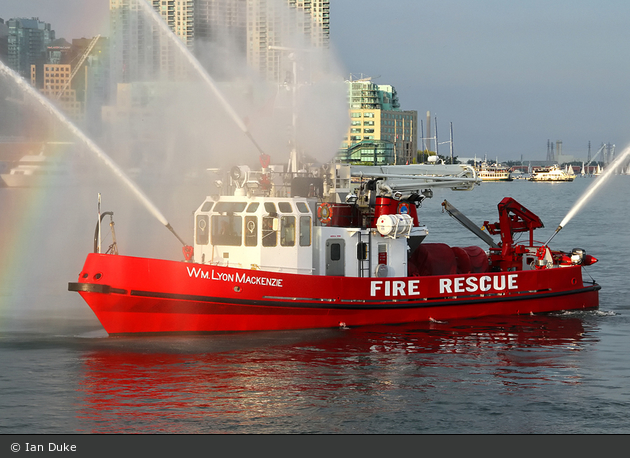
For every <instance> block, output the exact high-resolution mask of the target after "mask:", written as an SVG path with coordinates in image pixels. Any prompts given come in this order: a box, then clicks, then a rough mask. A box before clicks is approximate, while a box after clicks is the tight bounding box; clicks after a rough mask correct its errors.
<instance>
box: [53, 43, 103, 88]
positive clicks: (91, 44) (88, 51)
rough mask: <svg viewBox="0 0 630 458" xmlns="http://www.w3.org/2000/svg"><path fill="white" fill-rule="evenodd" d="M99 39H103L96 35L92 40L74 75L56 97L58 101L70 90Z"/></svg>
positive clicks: (75, 67)
mask: <svg viewBox="0 0 630 458" xmlns="http://www.w3.org/2000/svg"><path fill="white" fill-rule="evenodd" d="M99 38H101V36H100V35H96V36H95V37H94V38H92V41H90V44H89V45H88V47H87V49H86V50H85V52H84V53H83V55H82V56H81V59H80V60H79V62H78V63H77V64H76V65H75V66H74V69H73V70H72V73H71V74H70V78H68V80H67V81H66V84H64V85H63V87H62V88H61V90H60V91H59V93H58V94H57V97H56V98H57V100H59V99H61V96H62V95H63V94H64V93H65V92H66V89H68V86H70V83H71V82H72V79H73V78H74V77H75V75H76V74H77V72H78V71H79V68H81V65H83V62H85V59H87V57H88V56H89V55H90V53H91V52H92V48H94V46H95V45H96V42H98V40H99Z"/></svg>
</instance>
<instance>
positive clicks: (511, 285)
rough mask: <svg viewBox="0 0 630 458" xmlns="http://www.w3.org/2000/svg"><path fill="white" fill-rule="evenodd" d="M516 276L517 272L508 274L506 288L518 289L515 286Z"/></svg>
mask: <svg viewBox="0 0 630 458" xmlns="http://www.w3.org/2000/svg"><path fill="white" fill-rule="evenodd" d="M517 277H518V274H511V275H508V289H518V286H516V278H517Z"/></svg>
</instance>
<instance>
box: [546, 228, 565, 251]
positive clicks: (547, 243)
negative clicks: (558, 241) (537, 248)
mask: <svg viewBox="0 0 630 458" xmlns="http://www.w3.org/2000/svg"><path fill="white" fill-rule="evenodd" d="M561 229H562V226H558V229H556V231H555V232H554V233H553V234H551V237H549V240H547V241H546V242H545V244H544V245H543V246H547V245H549V242H551V239H553V238H554V237H555V236H556V234H557V233H558V232H560V230H561Z"/></svg>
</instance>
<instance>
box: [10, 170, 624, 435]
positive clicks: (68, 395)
mask: <svg viewBox="0 0 630 458" xmlns="http://www.w3.org/2000/svg"><path fill="white" fill-rule="evenodd" d="M592 180H594V179H593V178H578V179H576V181H574V182H573V183H560V184H549V183H529V182H521V181H515V182H512V183H486V184H484V185H482V186H481V187H479V188H478V189H476V190H475V191H473V192H467V193H457V192H450V191H449V192H446V191H438V192H436V195H435V197H434V198H433V199H432V200H431V201H430V202H427V203H425V204H424V207H423V208H422V209H420V210H421V215H422V217H423V218H424V221H425V222H426V224H427V225H428V226H429V230H430V235H429V237H430V238H431V241H434V242H438V241H439V242H448V243H451V244H454V245H472V244H478V241H477V239H476V238H475V237H474V236H472V235H470V234H468V233H466V232H465V230H464V229H463V228H462V227H461V226H460V225H459V224H458V223H457V222H456V221H455V220H453V219H451V218H450V217H449V216H448V215H446V214H442V213H441V211H440V203H441V202H442V200H444V199H445V198H446V199H448V200H449V202H451V203H452V204H453V205H455V207H457V208H458V209H459V210H461V211H462V212H463V213H465V214H466V215H467V216H468V217H469V218H470V219H471V220H473V221H475V222H478V223H479V224H481V223H482V222H483V221H485V220H489V221H490V222H494V221H496V220H497V210H496V204H497V203H498V202H499V201H500V200H501V198H502V197H503V196H511V197H514V198H516V199H517V200H518V201H519V202H521V203H522V204H524V205H525V206H527V207H528V208H530V209H531V210H532V211H534V212H535V213H537V214H538V215H539V216H540V217H541V219H542V220H543V222H544V223H545V228H544V229H541V230H539V231H537V238H538V239H539V240H542V241H545V240H547V239H548V238H549V236H550V235H551V234H552V233H553V231H554V230H555V228H556V227H557V225H558V224H559V222H560V221H561V220H562V218H563V217H564V216H565V215H566V213H567V212H568V211H569V209H570V207H571V205H572V204H573V202H575V201H576V200H577V199H578V197H579V196H580V195H581V193H582V192H583V191H584V190H585V189H586V188H587V187H588V186H589V184H591V183H592ZM610 181H611V183H610V184H609V185H606V186H604V187H603V189H602V191H601V192H600V193H599V194H598V195H597V196H595V197H594V198H593V199H592V201H591V202H589V203H588V204H587V205H586V206H585V209H584V211H582V212H580V213H579V214H578V215H577V216H576V217H574V218H573V220H572V221H571V222H570V223H569V224H567V226H566V227H565V228H564V229H563V230H562V231H561V232H560V233H559V234H558V235H557V236H556V237H555V238H554V240H553V243H552V247H554V248H558V249H562V250H565V251H567V250H570V249H572V248H575V247H581V248H584V249H586V251H587V252H588V253H590V254H592V255H594V256H596V257H597V258H598V259H599V262H598V263H597V264H595V265H593V266H591V267H589V268H588V274H590V275H592V276H593V278H595V280H597V281H598V282H599V283H600V284H601V285H602V290H601V292H600V309H599V310H597V311H589V312H579V313H578V312H566V313H561V314H554V315H545V316H522V317H510V318H505V317H499V318H488V319H477V320H465V321H452V322H444V323H420V324H419V323H414V324H408V325H400V326H376V327H365V328H351V329H331V330H314V331H295V332H293V331H291V332H261V333H233V334H232V333H228V334H216V335H204V336H194V337H182V336H177V337H150V338H135V337H134V338H130V337H124V338H122V337H121V338H110V337H107V335H106V333H105V332H104V331H103V330H102V328H101V327H100V325H99V323H98V321H97V320H96V318H95V317H94V316H93V314H92V312H91V311H90V310H89V308H88V307H87V305H86V304H85V303H83V301H82V300H81V298H80V297H79V296H78V295H76V293H70V292H68V291H66V288H67V283H68V282H69V281H74V280H75V278H76V275H77V273H78V272H79V271H80V269H81V265H82V263H83V259H84V257H85V254H86V253H87V251H89V250H90V248H91V246H90V245H91V243H92V242H91V237H92V234H93V230H94V228H93V221H92V220H93V219H94V220H95V218H92V215H87V216H86V219H85V221H83V220H82V219H79V220H76V221H73V223H72V225H71V226H72V227H71V228H68V227H67V226H68V225H67V224H65V225H64V224H63V222H62V221H58V219H59V215H55V213H54V212H50V213H46V215H47V216H46V218H43V219H42V218H41V217H40V218H38V217H35V216H33V214H28V213H27V212H24V213H22V214H20V213H19V212H16V211H15V209H16V208H22V207H24V206H28V205H32V202H31V201H30V200H29V198H30V194H29V192H30V191H29V190H21V191H17V192H16V190H7V189H0V211H3V212H4V213H3V214H7V212H9V213H10V214H13V216H14V218H15V220H13V221H7V219H6V218H4V217H3V218H2V219H0V230H2V231H3V232H0V233H2V234H6V233H8V232H7V231H10V230H13V229H15V227H14V226H15V225H18V224H20V225H22V227H23V228H29V229H28V230H27V229H23V231H29V230H32V233H33V234H40V236H39V237H37V239H35V240H30V239H28V238H26V237H25V238H23V239H20V238H19V234H15V233H13V235H12V237H14V239H13V240H14V241H15V243H14V245H17V249H16V250H15V251H13V252H12V254H10V255H8V256H10V258H9V259H10V261H11V262H10V265H11V271H10V272H9V271H8V270H7V269H6V268H5V271H4V272H3V273H2V276H1V277H0V279H2V282H0V367H1V368H2V371H0V412H2V415H0V433H3V434H8V433H156V432H161V433H385V434H387V433H629V432H630V426H628V425H630V387H629V385H628V382H627V381H628V380H630V356H628V352H627V347H628V344H629V343H630V339H629V337H630V320H629V318H628V317H629V316H630V314H629V310H630V306H629V301H628V292H629V291H628V290H629V288H630V281H629V278H628V268H627V266H626V262H625V261H626V259H627V258H628V254H629V253H628V252H629V247H630V237H629V230H628V226H629V224H628V223H629V222H630V218H629V217H628V216H627V215H628V211H627V210H628V204H629V202H628V201H629V200H630V197H629V196H630V177H628V176H614V177H611V180H610ZM88 197H89V198H92V196H88ZM65 198H66V199H71V200H72V199H76V200H77V202H78V203H77V204H76V205H74V204H72V205H69V208H68V209H67V210H64V211H63V212H62V215H68V214H71V213H72V208H73V207H75V208H82V207H81V203H82V202H83V200H82V199H84V198H87V197H84V196H80V195H74V194H72V193H70V194H69V195H66V196H65ZM158 201H159V200H158ZM176 205H177V204H176V203H173V206H174V207H176ZM195 205H196V203H195V204H194V205H192V207H194V206H195ZM81 211H82V210H81ZM167 211H168V208H167ZM125 216H126V215H123V216H122V217H119V218H118V219H117V220H116V222H117V225H118V226H122V227H123V228H122V229H121V231H120V232H121V237H120V245H121V251H122V252H123V253H126V254H127V253H128V251H129V250H138V251H142V250H143V249H147V246H145V245H143V243H145V244H148V243H149V242H148V241H147V240H138V241H137V242H138V243H137V244H134V245H132V244H131V243H130V240H131V239H132V237H133V236H132V235H128V234H133V233H134V231H136V232H137V231H144V230H145V228H146V230H147V231H148V232H151V231H153V230H156V231H159V230H160V229H161V230H163V228H159V227H158V226H156V224H157V223H155V222H154V221H151V220H150V219H149V217H146V221H144V220H141V221H140V222H137V221H135V220H133V219H132V217H131V216H130V217H129V218H128V219H129V220H130V221H133V228H130V229H124V225H125V219H127V218H126V217H125ZM81 218H82V217H81ZM133 218H140V219H142V218H143V216H142V215H140V216H134V217H133ZM25 222H27V223H28V224H24V223H25ZM156 227H157V228H156ZM132 229H133V230H132ZM49 230H50V233H52V234H54V237H43V236H41V234H44V233H48V231H49ZM5 237H6V236H5ZM144 238H146V237H144ZM29 240H30V242H29ZM149 241H150V240H149ZM134 242H136V240H134ZM125 244H127V251H125ZM2 246H4V247H6V246H7V244H6V243H5V244H4V245H2ZM168 248H169V247H168V246H166V247H164V246H161V247H160V250H167V249H168ZM16 252H19V253H16ZM134 254H135V253H134ZM139 254H140V255H149V253H146V252H141V253H139ZM160 255H161V254H160ZM177 256H178V255H177V254H175V255H173V257H177ZM9 279H10V281H9Z"/></svg>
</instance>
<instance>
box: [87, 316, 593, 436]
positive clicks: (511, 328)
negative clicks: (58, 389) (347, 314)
mask: <svg viewBox="0 0 630 458" xmlns="http://www.w3.org/2000/svg"><path fill="white" fill-rule="evenodd" d="M584 332H585V331H584V326H583V322H582V320H581V319H578V318H570V317H557V316H543V317H529V316H528V317H511V318H505V317H503V318H485V319H477V320H462V321H452V322H449V323H422V324H420V323H416V324H407V325H397V326H374V327H363V328H356V329H347V330H324V331H321V330H320V331H313V332H309V331H306V332H282V333H236V334H227V335H226V334H222V335H210V336H196V337H161V338H160V337H152V338H137V339H136V338H129V339H126V338H125V339H105V340H103V341H100V342H99V343H98V344H97V345H95V346H96V347H97V348H94V349H93V350H90V351H88V352H86V354H85V356H84V358H83V367H84V374H83V378H82V380H81V381H80V383H79V384H80V387H81V389H80V391H81V393H80V399H81V400H80V404H81V405H80V409H79V417H80V418H81V419H82V422H83V424H84V425H85V430H84V431H85V432H90V433H95V432H99V433H125V432H139V433H149V432H150V433H154V432H164V433H212V432H221V433H224V432H230V431H231V432H241V431H242V430H243V428H247V427H248V425H249V426H252V425H258V424H261V423H264V422H267V423H268V422H270V421H272V422H274V424H278V427H279V428H280V429H279V431H282V429H281V428H282V425H283V424H284V423H283V422H287V421H289V420H290V419H291V418H294V417H295V416H299V415H306V414H305V412H309V411H313V412H316V411H318V409H322V408H325V406H326V405H327V404H328V403H329V402H331V399H332V400H333V401H332V402H340V401H339V398H340V397H341V396H340V394H341V393H344V395H343V398H345V399H346V400H348V401H347V402H351V399H352V396H356V393H365V392H368V393H379V392H382V391H383V390H392V389H402V388H401V387H409V386H411V387H412V389H417V390H430V389H434V388H435V386H436V385H439V384H440V383H442V382H443V383H445V384H447V383H452V381H453V370H454V369H453V368H456V370H457V373H456V374H455V375H456V376H457V377H467V378H470V377H473V382H475V380H476V379H475V377H477V378H478V379H479V383H483V381H484V380H487V379H488V378H494V379H499V380H500V381H501V383H503V384H505V385H509V384H512V383H514V384H519V383H523V382H522V380H523V376H524V374H525V377H526V384H528V385H530V386H531V385H535V384H540V383H542V382H544V381H548V380H549V377H553V375H550V374H548V373H547V372H548V370H549V369H550V368H552V369H553V367H554V365H556V364H559V363H558V360H561V364H563V365H564V366H563V368H565V369H566V364H567V361H566V357H565V355H566V354H567V352H569V351H573V350H580V349H581V348H583V346H584V342H583V339H584ZM569 364H570V363H569ZM471 374H473V375H471ZM476 374H478V375H476ZM427 380H428V381H427ZM552 381H553V380H552ZM561 381H562V382H563V383H566V382H567V380H561ZM569 382H570V381H569Z"/></svg>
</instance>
